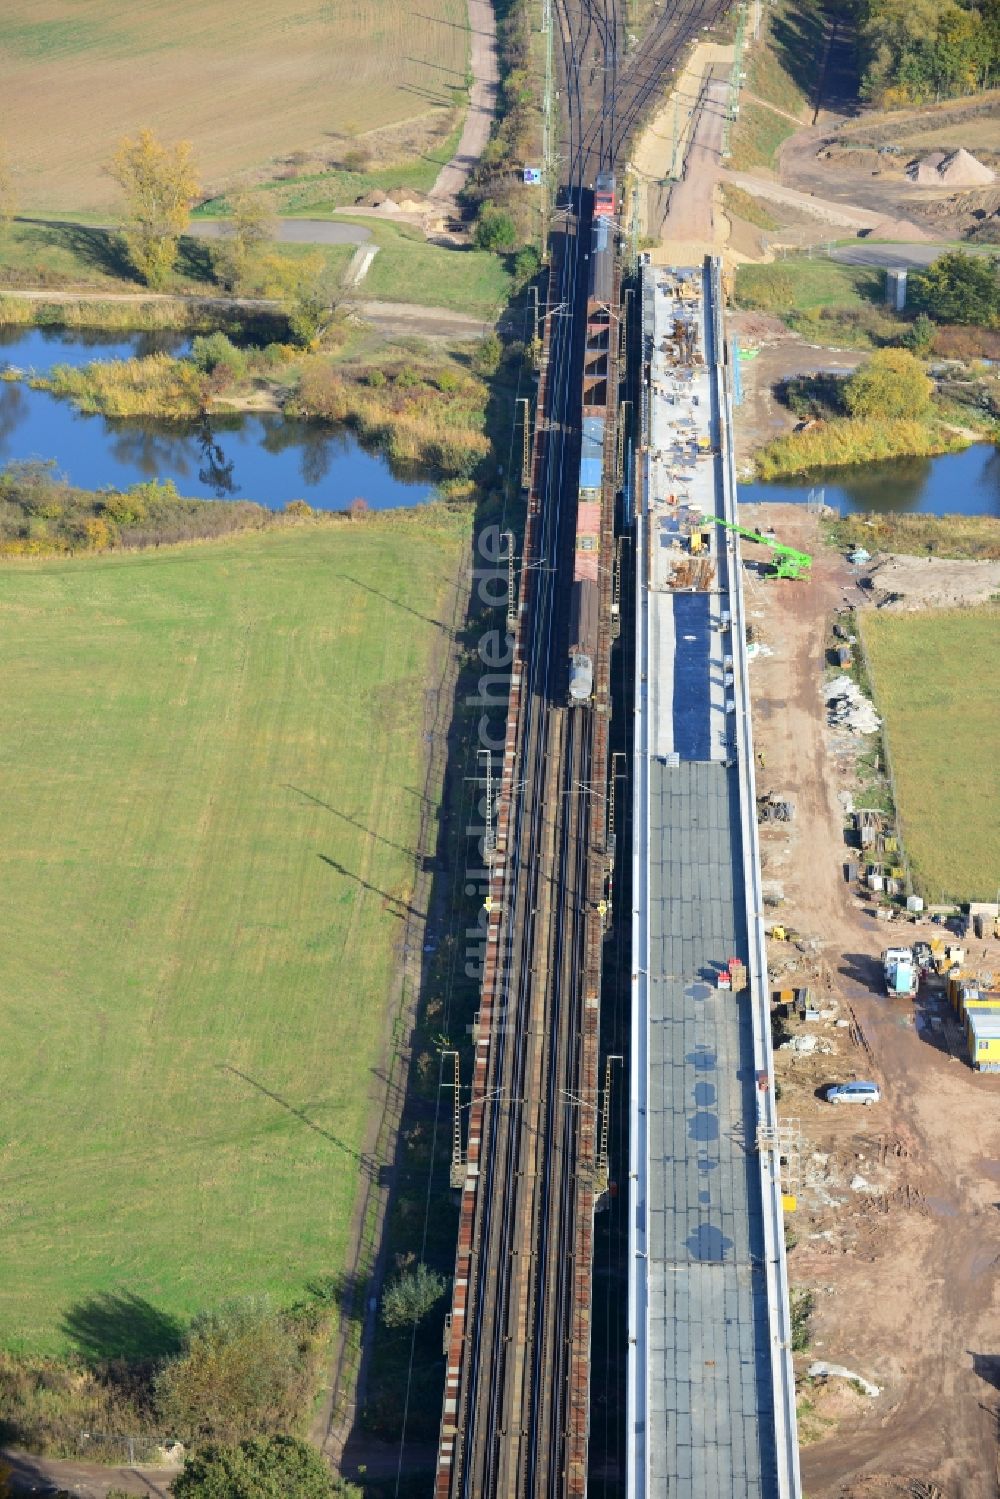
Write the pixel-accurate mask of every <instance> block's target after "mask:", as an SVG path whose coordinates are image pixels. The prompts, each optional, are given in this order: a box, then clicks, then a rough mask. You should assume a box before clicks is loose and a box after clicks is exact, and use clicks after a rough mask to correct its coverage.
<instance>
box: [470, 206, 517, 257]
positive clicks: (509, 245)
mask: <svg viewBox="0 0 1000 1499" xmlns="http://www.w3.org/2000/svg"><path fill="white" fill-rule="evenodd" d="M516 241H517V226H516V224H515V223H514V220H513V219H512V218H511V216H510V214H509V213H508V212H507V210H506V209H505V208H500V207H498V206H497V204H496V203H491V202H489V201H488V200H487V202H485V203H484V204H482V206H481V207H480V210H479V215H478V217H477V219H476V244H477V246H478V247H479V249H480V250H497V251H499V250H511V249H513V247H514V245H515V243H516Z"/></svg>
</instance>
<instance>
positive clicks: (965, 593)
mask: <svg viewBox="0 0 1000 1499" xmlns="http://www.w3.org/2000/svg"><path fill="white" fill-rule="evenodd" d="M868 576H869V577H870V579H871V586H872V594H873V601H874V602H875V603H877V605H878V607H879V608H882V609H893V610H915V609H953V608H958V607H961V606H963V605H967V604H983V603H985V602H986V601H987V599H991V598H993V596H994V595H995V594H996V593H998V592H1000V562H959V561H955V560H953V559H951V558H948V557H927V558H925V557H901V556H893V555H890V556H887V557H880V558H879V560H878V562H877V563H876V564H875V566H874V567H872V568H870V569H869V571H868Z"/></svg>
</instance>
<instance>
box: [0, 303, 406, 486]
mask: <svg viewBox="0 0 1000 1499" xmlns="http://www.w3.org/2000/svg"><path fill="white" fill-rule="evenodd" d="M189 343H190V340H189V339H188V337H187V335H185V334H178V333H137V334H121V333H114V334H107V333H100V332H90V331H87V332H81V331H79V330H77V329H55V328H30V329H22V328H16V329H14V328H0V369H3V368H4V367H5V366H13V367H14V368H16V369H21V370H28V369H33V370H35V371H36V372H37V373H39V374H42V373H45V372H47V371H48V370H50V369H51V368H52V367H53V365H56V364H74V365H81V364H87V363H89V362H90V361H91V360H93V359H128V358H130V357H132V356H134V355H141V354H151V353H154V352H156V351H157V350H160V349H163V350H166V351H167V352H169V353H175V354H176V353H182V352H184V351H185V350H186V348H187V347H188V345H189ZM32 459H42V460H48V459H54V460H55V465H56V469H57V471H58V472H59V473H60V474H62V475H64V476H65V477H66V478H67V479H68V480H69V481H70V482H71V483H72V484H75V485H78V486H79V487H80V488H81V489H105V488H108V487H110V488H114V489H127V488H128V486H129V485H131V484H137V483H141V482H143V481H145V480H148V479H161V480H166V479H172V480H173V481H174V483H175V484H176V485H177V489H178V491H179V492H180V493H181V494H183V495H189V496H193V497H194V498H207V499H211V498H215V499H245V500H256V501H257V502H258V504H261V505H266V506H268V508H269V509H272V510H274V509H281V508H282V507H283V506H284V505H287V504H288V502H289V501H290V500H297V499H301V500H306V501H308V503H309V504H310V505H312V506H313V507H314V508H315V509H317V510H343V509H345V508H346V507H347V506H348V505H350V503H351V501H352V500H354V499H363V500H365V501H366V502H367V503H368V504H369V505H370V506H371V507H372V508H373V509H376V510H382V509H389V508H391V507H394V506H400V505H416V504H419V503H420V502H421V501H423V500H426V499H428V498H430V497H431V496H432V495H433V493H434V486H433V484H431V482H430V481H429V480H428V479H427V478H425V477H421V476H419V475H416V474H413V473H404V472H394V471H393V469H392V468H391V467H390V465H389V463H388V461H387V460H386V459H385V458H383V457H381V456H380V455H378V454H377V453H372V452H367V451H366V450H365V449H364V448H363V447H362V446H361V444H360V443H359V441H358V439H357V438H356V437H355V436H354V435H353V433H351V432H349V431H348V430H347V429H345V428H334V427H330V426H326V425H323V424H321V423H318V422H294V421H286V420H285V418H284V417H282V416H280V415H278V414H276V413H267V414H256V413H255V414H248V415H234V416H219V415H215V414H213V415H212V417H211V418H210V419H204V420H201V421H191V422H165V421H153V420H144V419H139V420H135V419H130V420H128V421H111V420H109V419H108V418H106V417H103V416H84V415H83V414H82V413H81V412H79V411H77V409H76V407H75V406H73V405H72V404H71V403H70V402H69V401H67V400H65V399H62V398H58V397H56V396H53V395H51V394H50V393H49V392H48V391H45V390H31V389H30V388H29V387H28V386H26V385H24V384H15V383H13V382H11V381H3V382H0V468H2V467H4V466H5V465H6V464H8V463H14V462H24V461H29V460H32Z"/></svg>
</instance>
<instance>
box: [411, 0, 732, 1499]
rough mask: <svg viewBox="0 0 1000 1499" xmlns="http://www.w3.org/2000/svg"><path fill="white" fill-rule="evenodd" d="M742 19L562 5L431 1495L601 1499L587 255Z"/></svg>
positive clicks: (613, 373) (703, 9) (599, 782)
mask: <svg viewBox="0 0 1000 1499" xmlns="http://www.w3.org/2000/svg"><path fill="white" fill-rule="evenodd" d="M726 8H727V3H723V0H678V3H677V4H675V5H674V6H673V7H669V6H665V7H664V9H665V11H666V14H661V15H660V16H659V18H658V21H657V24H656V27H655V30H654V32H653V33H652V35H651V37H650V40H649V44H648V46H646V47H643V48H642V49H641V50H640V51H637V52H635V53H633V54H630V58H626V57H625V56H624V41H625V37H624V26H623V18H622V10H621V6H620V5H619V4H618V3H616V0H556V17H557V25H558V37H559V64H560V70H561V81H562V98H563V101H564V134H563V150H562V156H563V160H564V162H565V181H564V184H563V190H562V194H561V198H562V202H561V206H562V209H563V211H564V212H563V216H562V227H561V228H560V229H559V230H558V231H557V233H556V235H555V236H554V241H553V246H552V263H551V271H550V278H549V293H548V302H547V312H546V323H545V340H544V353H543V374H542V379H541V382H540V388H539V406H538V413H537V418H536V437H535V447H534V453H533V467H532V483H531V490H530V497H529V506H528V519H527V525H526V530H525V537H524V543H523V566H522V574H521V597H520V611H519V620H520V624H519V628H518V631H517V636H516V648H515V664H514V668H513V677H512V691H511V703H510V711H509V715H508V723H507V735H506V742H505V747H504V756H503V768H502V775H501V781H500V794H499V800H498V810H497V839H496V849H495V855H494V862H493V865H492V869H491V879H490V898H489V902H488V911H489V920H488V940H487V944H486V948H487V959H486V964H485V971H484V982H483V992H482V999H481V1006H480V1030H479V1035H478V1038H477V1045H476V1060H475V1068H474V1075H473V1094H472V1102H471V1105H470V1110H469V1139H468V1164H467V1175H466V1180H465V1186H464V1189H463V1193H462V1216H461V1223H460V1230H459V1245H458V1253H457V1257H456V1274H455V1287H454V1299H453V1306H452V1315H451V1322H450V1331H449V1334H448V1341H447V1345H446V1353H447V1373H446V1390H445V1407H444V1415H443V1420H442V1427H441V1441H440V1446H439V1453H438V1467H437V1475H436V1481H435V1499H460V1496H461V1499H487V1496H489V1499H492V1496H504V1499H528V1496H531V1499H536V1496H537V1499H542V1496H551V1499H555V1496H561V1499H577V1496H580V1499H582V1496H583V1495H584V1494H585V1492H586V1484H587V1471H586V1468H587V1441H588V1435H589V1355H590V1276H591V1261H592V1231H593V1212H594V1205H595V1204H594V1167H595V1161H596V1141H597V1113H598V1054H597V1053H598V1022H599V1002H598V994H599V987H600V968H601V949H602V940H603V935H604V934H603V913H602V910H601V902H602V895H603V891H604V886H605V878H606V874H607V800H606V791H607V754H608V714H609V711H610V694H609V670H610V558H611V553H612V546H613V525H614V504H615V494H614V473H615V467H616V464H615V462H614V461H613V458H614V454H615V452H616V434H615V415H616V404H617V357H616V352H615V350H616V348H617V343H618V322H617V300H618V279H617V276H616V277H615V280H614V293H613V298H612V301H613V304H614V306H613V308H612V317H611V320H610V323H609V327H610V329H611V330H612V332H611V334H610V335H609V343H611V344H613V345H614V348H613V349H612V352H611V354H610V356H609V358H610V363H609V378H608V397H607V402H608V419H607V422H606V430H605V463H604V468H603V473H604V476H605V479H604V490H603V496H602V507H601V536H600V543H601V557H602V559H603V561H602V564H601V571H600V575H599V577H600V600H601V602H600V607H599V635H598V646H597V650H596V660H595V666H596V672H595V685H594V695H593V701H592V704H591V705H590V706H587V707H573V708H570V707H568V706H567V641H568V638H569V629H570V623H569V596H570V588H569V585H568V581H567V580H569V579H572V577H573V553H574V547H575V545H576V525H577V474H578V468H579V458H580V423H581V390H582V386H583V363H584V353H583V350H584V327H585V324H586V305H587V270H586V253H585V249H584V246H585V244H589V240H588V239H587V237H586V235H584V234H581V233H580V232H579V231H580V230H581V228H584V227H586V222H587V215H586V204H587V202H588V189H589V188H590V186H591V185H592V184H593V181H594V178H595V176H596V175H597V173H598V172H599V171H601V170H605V169H608V168H610V169H612V170H613V169H614V168H615V167H616V166H617V164H618V160H619V157H620V155H621V151H622V147H623V144H624V142H625V140H626V139H627V137H628V134H629V132H630V130H631V129H632V128H633V127H634V125H635V123H636V121H637V119H638V118H639V116H640V115H641V113H642V111H643V110H644V109H645V108H646V106H647V104H648V102H649V100H650V99H651V97H652V95H653V93H654V92H655V90H656V89H657V88H658V87H660V86H662V79H663V72H664V69H665V68H666V67H667V66H669V64H670V62H672V61H673V60H675V59H676V56H677V53H678V52H679V50H680V48H681V47H682V46H683V45H684V43H685V42H686V40H687V39H688V38H689V37H690V36H691V35H693V33H694V32H695V31H696V30H697V29H699V28H700V27H701V26H702V25H704V24H707V21H708V20H709V18H711V17H717V16H718V15H719V14H720V13H721V12H722V11H724V10H725V9H726ZM630 59H631V60H630Z"/></svg>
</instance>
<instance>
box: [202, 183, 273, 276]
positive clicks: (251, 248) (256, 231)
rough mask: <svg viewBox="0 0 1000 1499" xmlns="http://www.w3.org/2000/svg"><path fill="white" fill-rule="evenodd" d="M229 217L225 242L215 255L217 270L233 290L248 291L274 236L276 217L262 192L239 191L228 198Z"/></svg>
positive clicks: (224, 225)
mask: <svg viewBox="0 0 1000 1499" xmlns="http://www.w3.org/2000/svg"><path fill="white" fill-rule="evenodd" d="M229 206H230V210H231V214H230V217H229V218H228V219H227V220H225V221H224V223H223V233H224V234H225V236H226V243H225V244H223V245H222V246H221V248H220V249H219V251H218V253H217V255H216V257H215V264H216V272H217V274H218V277H219V280H220V281H221V282H222V284H223V285H224V286H226V287H228V288H229V290H230V291H237V292H238V291H246V290H249V289H250V288H251V286H252V284H253V272H254V269H255V266H256V264H257V261H258V258H259V256H260V253H261V251H262V250H263V248H264V246H265V245H267V244H269V243H270V241H271V240H273V239H274V235H275V231H276V228H277V219H276V217H275V214H274V211H273V209H272V207H271V205H270V203H268V201H267V199H266V198H265V197H264V196H263V194H261V193H251V192H240V193H236V194H234V196H233V197H231V198H230V200H229Z"/></svg>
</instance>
